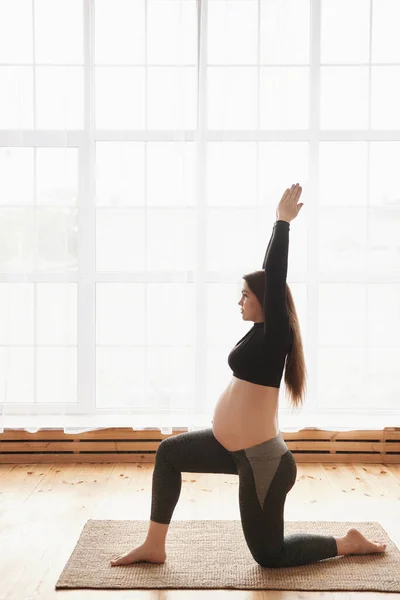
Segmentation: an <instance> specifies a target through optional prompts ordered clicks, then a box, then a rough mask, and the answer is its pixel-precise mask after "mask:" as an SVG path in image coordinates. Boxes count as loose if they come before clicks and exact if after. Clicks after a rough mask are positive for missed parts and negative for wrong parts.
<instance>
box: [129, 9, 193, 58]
mask: <svg viewBox="0 0 400 600" xmlns="http://www.w3.org/2000/svg"><path fill="white" fill-rule="evenodd" d="M147 31H148V33H147V64H150V65H155V64H158V65H163V64H166V65H174V64H176V65H189V64H190V65H194V64H196V63H197V2H196V1H195V0H186V1H185V2H182V1H181V0H176V1H173V0H169V1H168V2H165V1H164V0H163V1H162V2H159V1H155V0H148V1H147ZM130 35H131V33H130Z"/></svg>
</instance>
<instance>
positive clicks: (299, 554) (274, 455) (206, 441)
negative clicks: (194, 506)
mask: <svg viewBox="0 0 400 600" xmlns="http://www.w3.org/2000/svg"><path fill="white" fill-rule="evenodd" d="M182 472H187V473H227V474H231V475H238V476H239V507H240V516H241V522H242V528H243V533H244V537H245V539H246V543H247V545H248V547H249V550H250V552H251V554H252V556H253V558H254V560H255V561H256V562H257V563H258V564H260V565H261V566H263V567H293V566H296V565H307V564H310V563H313V562H316V561H318V560H322V559H325V558H331V557H333V556H337V545H336V540H335V538H334V537H333V536H331V535H316V534H311V533H296V534H292V535H287V536H286V537H284V523H283V512H284V505H285V500H286V495H287V493H288V492H289V491H290V490H291V488H292V487H293V485H294V483H295V481H296V474H297V467H296V462H295V460H294V458H293V455H292V453H291V451H290V450H289V448H288V447H287V445H286V443H285V441H284V439H283V437H282V433H279V434H278V435H277V436H276V437H274V438H272V439H270V440H267V441H266V442H262V443H261V444H257V445H255V446H251V447H249V448H244V449H243V450H236V451H233V452H230V451H229V450H227V449H226V448H225V447H224V446H222V445H221V444H220V443H219V442H218V440H217V439H216V438H215V436H214V434H213V431H212V429H211V428H210V429H202V430H196V431H189V432H185V433H181V434H178V435H174V436H171V437H170V438H166V439H165V440H163V441H162V442H161V443H160V445H159V447H158V450H157V453H156V461H155V467H154V471H153V487H152V501H151V514H150V519H151V520H152V521H156V522H157V523H166V524H169V523H170V522H171V518H172V514H173V512H174V509H175V506H176V504H177V502H178V499H179V496H180V492H181V485H182V478H181V473H182Z"/></svg>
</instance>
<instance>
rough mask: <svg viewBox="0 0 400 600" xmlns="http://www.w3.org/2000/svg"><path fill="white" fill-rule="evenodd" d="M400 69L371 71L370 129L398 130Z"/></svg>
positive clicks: (399, 122) (399, 121)
mask: <svg viewBox="0 0 400 600" xmlns="http://www.w3.org/2000/svg"><path fill="white" fill-rule="evenodd" d="M399 105H400V67H395V66H393V67H372V69H371V127H372V128H373V129H400V111H399Z"/></svg>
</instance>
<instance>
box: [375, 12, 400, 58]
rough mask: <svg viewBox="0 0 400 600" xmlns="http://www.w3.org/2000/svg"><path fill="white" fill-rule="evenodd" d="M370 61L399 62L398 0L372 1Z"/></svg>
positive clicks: (399, 17) (399, 16)
mask: <svg viewBox="0 0 400 600" xmlns="http://www.w3.org/2000/svg"><path fill="white" fill-rule="evenodd" d="M372 22H373V25H374V26H373V28H372V62H373V63H394V62H400V44H399V23H400V3H399V0H379V2H372Z"/></svg>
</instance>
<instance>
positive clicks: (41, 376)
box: [36, 348, 78, 404]
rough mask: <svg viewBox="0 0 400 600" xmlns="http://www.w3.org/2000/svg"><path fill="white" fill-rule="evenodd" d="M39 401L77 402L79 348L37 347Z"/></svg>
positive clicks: (51, 402)
mask: <svg viewBox="0 0 400 600" xmlns="http://www.w3.org/2000/svg"><path fill="white" fill-rule="evenodd" d="M36 353H37V355H36V356H37V382H36V390H37V396H36V398H37V402H48V403H50V404H59V403H63V402H67V403H76V402H77V400H78V386H77V373H78V369H77V349H76V348H37V350H36Z"/></svg>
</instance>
